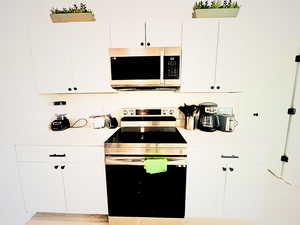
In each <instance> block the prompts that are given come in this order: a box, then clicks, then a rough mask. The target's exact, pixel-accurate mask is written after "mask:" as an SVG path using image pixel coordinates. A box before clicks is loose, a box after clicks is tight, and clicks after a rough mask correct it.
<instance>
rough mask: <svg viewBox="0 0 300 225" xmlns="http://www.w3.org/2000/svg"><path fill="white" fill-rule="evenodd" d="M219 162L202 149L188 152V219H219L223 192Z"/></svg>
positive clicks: (193, 149) (222, 177) (213, 155)
mask: <svg viewBox="0 0 300 225" xmlns="http://www.w3.org/2000/svg"><path fill="white" fill-rule="evenodd" d="M220 165H221V161H220V160H219V159H218V158H217V157H216V155H215V154H206V153H205V151H203V148H202V147H201V148H190V149H189V150H188V166H187V190H186V212H185V216H186V217H187V218H189V217H220V216H221V207H222V205H221V203H222V198H223V192H224V176H223V173H222V170H221V166H220Z"/></svg>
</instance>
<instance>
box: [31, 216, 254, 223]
mask: <svg viewBox="0 0 300 225" xmlns="http://www.w3.org/2000/svg"><path fill="white" fill-rule="evenodd" d="M96 224H97V225H108V219H107V216H106V215H85V214H62V213H36V214H35V215H34V216H33V217H32V219H31V220H30V221H28V222H27V223H26V225H96ZM158 224H159V225H254V223H252V222H250V221H245V220H239V219H211V218H197V219H195V218H193V219H192V218H185V219H176V218H130V217H110V219H109V225H158Z"/></svg>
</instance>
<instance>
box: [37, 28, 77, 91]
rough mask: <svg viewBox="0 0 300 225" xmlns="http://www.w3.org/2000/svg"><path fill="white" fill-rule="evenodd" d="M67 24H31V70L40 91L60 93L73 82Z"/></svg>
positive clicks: (66, 89) (70, 46)
mask: <svg viewBox="0 0 300 225" xmlns="http://www.w3.org/2000/svg"><path fill="white" fill-rule="evenodd" d="M69 28H70V27H69V26H66V24H50V23H46V24H44V25H41V24H31V31H32V32H31V46H32V57H33V60H32V61H33V72H34V74H35V78H36V79H37V88H38V91H39V93H63V92H67V91H68V87H71V86H72V81H73V71H72V66H71V65H72V63H71V54H70V51H71V50H72V45H71V41H70V40H69V38H68V37H69Z"/></svg>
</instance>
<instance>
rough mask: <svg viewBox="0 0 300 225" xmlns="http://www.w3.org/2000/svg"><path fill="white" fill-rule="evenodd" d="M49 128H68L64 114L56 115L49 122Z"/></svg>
mask: <svg viewBox="0 0 300 225" xmlns="http://www.w3.org/2000/svg"><path fill="white" fill-rule="evenodd" d="M50 127H51V130H53V131H61V130H65V129H68V128H70V121H69V119H68V118H67V117H66V115H65V114H59V115H56V119H55V120H54V121H52V122H51V125H50Z"/></svg>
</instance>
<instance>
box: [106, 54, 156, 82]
mask: <svg viewBox="0 0 300 225" xmlns="http://www.w3.org/2000/svg"><path fill="white" fill-rule="evenodd" d="M110 62H111V75H112V80H154V79H160V56H138V57H135V56H131V57H111V58H110Z"/></svg>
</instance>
